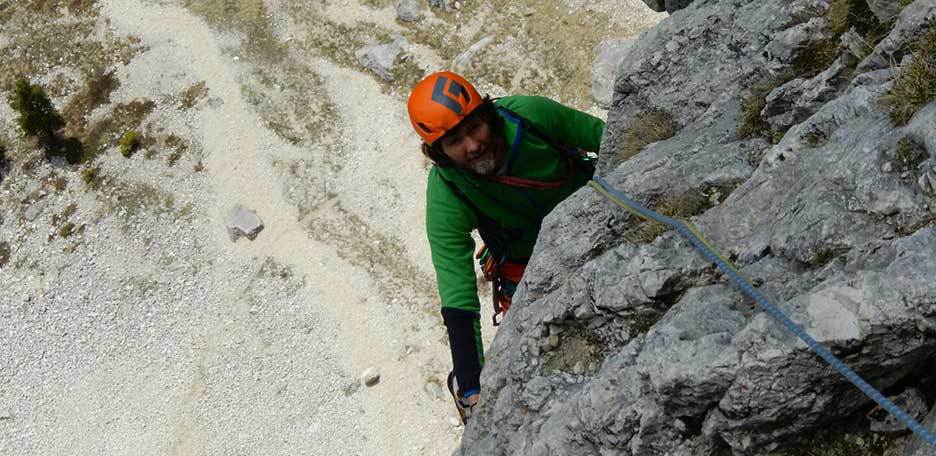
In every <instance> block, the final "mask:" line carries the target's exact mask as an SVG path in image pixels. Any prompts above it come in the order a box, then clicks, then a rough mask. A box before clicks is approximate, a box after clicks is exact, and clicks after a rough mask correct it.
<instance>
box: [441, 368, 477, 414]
mask: <svg viewBox="0 0 936 456" xmlns="http://www.w3.org/2000/svg"><path fill="white" fill-rule="evenodd" d="M446 383H448V390H449V393H451V394H452V399H454V400H455V408H456V409H458V416H459V417H461V421H462V424H468V418H471V414H472V412H473V411H474V405H472V404H470V403H468V400H467V399H465V398H463V397H462V395H461V392H460V391H458V380H456V379H455V372H454V371H452V372H449V375H448V382H446Z"/></svg>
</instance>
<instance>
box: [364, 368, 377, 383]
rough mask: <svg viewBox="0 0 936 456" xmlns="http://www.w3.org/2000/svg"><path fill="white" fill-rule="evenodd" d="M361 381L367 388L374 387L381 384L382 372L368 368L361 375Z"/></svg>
mask: <svg viewBox="0 0 936 456" xmlns="http://www.w3.org/2000/svg"><path fill="white" fill-rule="evenodd" d="M361 381H362V382H364V384H365V385H367V386H374V385H376V384H377V383H378V382H380V372H377V369H375V368H373V367H368V368H367V369H365V370H364V372H363V373H361Z"/></svg>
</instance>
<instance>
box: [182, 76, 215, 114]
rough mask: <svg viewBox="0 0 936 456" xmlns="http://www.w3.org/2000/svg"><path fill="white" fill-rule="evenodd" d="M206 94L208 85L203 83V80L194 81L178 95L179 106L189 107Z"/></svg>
mask: <svg viewBox="0 0 936 456" xmlns="http://www.w3.org/2000/svg"><path fill="white" fill-rule="evenodd" d="M207 96H208V86H206V85H205V81H199V82H196V83H195V84H193V85H192V86H191V87H189V88H187V89H185V90H184V91H182V93H181V94H180V95H179V108H180V109H189V108H191V107H192V106H195V105H196V104H198V102H199V101H200V100H202V99H203V98H205V97H207Z"/></svg>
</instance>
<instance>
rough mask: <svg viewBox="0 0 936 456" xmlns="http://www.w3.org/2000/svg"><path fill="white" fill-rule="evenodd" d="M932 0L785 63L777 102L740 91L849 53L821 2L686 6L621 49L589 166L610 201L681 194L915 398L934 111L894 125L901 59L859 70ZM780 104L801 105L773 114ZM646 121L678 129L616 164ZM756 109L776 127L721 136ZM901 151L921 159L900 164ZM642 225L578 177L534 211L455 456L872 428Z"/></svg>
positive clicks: (731, 290)
mask: <svg viewBox="0 0 936 456" xmlns="http://www.w3.org/2000/svg"><path fill="white" fill-rule="evenodd" d="M934 4H936V1H933V0H927V1H925V2H924V1H922V0H918V1H917V2H915V3H914V4H913V5H910V6H909V7H908V10H911V9H912V10H913V13H911V12H909V11H904V12H903V13H901V14H900V15H899V16H898V20H897V23H896V24H895V25H894V27H893V29H892V31H891V33H890V35H889V36H888V37H887V38H885V39H884V40H883V41H882V42H881V43H880V44H878V45H877V46H876V47H875V49H874V50H873V52H872V53H871V54H870V55H868V56H867V57H865V58H864V60H863V61H862V62H860V63H859V62H858V60H857V58H853V59H851V60H847V59H842V58H840V59H838V60H834V61H833V62H832V63H831V64H830V65H829V66H828V67H827V68H825V69H822V70H821V71H819V72H818V73H810V74H803V75H801V78H800V80H799V81H798V82H796V83H795V84H791V85H788V86H787V89H784V90H782V91H780V92H777V93H775V94H773V95H774V97H773V104H770V101H769V100H765V98H766V97H767V96H768V95H770V94H771V91H770V90H767V91H765V92H764V93H763V94H762V95H761V97H762V99H761V102H767V104H766V106H772V107H774V110H767V111H762V108H757V109H750V108H748V106H749V105H751V104H752V103H751V100H750V99H751V87H752V86H754V85H756V84H758V83H761V82H763V81H765V80H772V79H774V78H776V77H777V76H779V75H789V74H794V76H795V72H796V71H797V69H798V68H799V67H800V63H801V62H802V60H801V59H802V57H803V55H804V52H809V50H810V49H811V47H812V46H811V45H813V44H815V43H817V42H823V40H833V41H831V42H832V43H833V45H835V46H837V48H836V53H837V55H839V56H842V55H845V54H846V53H848V52H849V50H848V49H849V46H848V43H849V40H848V39H845V40H841V36H835V35H834V34H833V33H831V32H830V29H829V28H828V26H827V21H826V19H825V17H824V16H823V15H824V10H823V9H822V8H820V9H819V10H817V9H816V8H817V5H819V6H820V7H824V8H827V7H828V5H829V4H828V2H816V1H813V0H792V1H791V0H759V1H753V0H752V1H732V2H696V3H695V4H693V7H692V8H691V9H687V10H684V11H683V12H681V13H680V14H679V15H678V17H677V15H674V16H671V17H670V18H668V19H664V20H663V21H662V22H661V23H660V24H659V25H658V26H657V27H655V28H654V29H652V30H650V31H648V32H646V33H644V34H643V35H642V36H641V37H640V39H639V40H638V41H637V42H636V43H635V44H634V46H633V48H632V49H631V51H630V53H629V57H628V58H627V59H626V60H625V61H624V62H622V64H621V67H620V70H619V73H618V77H617V80H616V84H615V93H614V103H613V105H612V107H611V111H610V112H609V114H608V122H607V125H606V129H605V137H604V140H603V143H602V147H601V151H602V156H601V158H600V162H599V165H598V173H599V174H600V175H602V176H603V177H605V178H606V180H607V181H608V182H610V183H611V184H612V185H614V186H615V187H616V188H618V189H619V190H621V191H622V192H623V193H625V194H627V195H629V196H631V197H633V198H635V199H637V200H639V201H642V202H644V203H646V204H649V205H650V206H652V207H657V208H659V209H660V210H672V209H673V208H674V207H677V208H681V209H680V211H679V212H681V215H682V216H684V217H689V218H690V219H691V221H692V222H693V223H694V224H695V225H696V226H697V227H698V228H699V229H700V230H701V232H702V233H704V235H705V236H706V237H707V238H708V240H709V241H710V243H712V244H713V245H715V246H717V247H718V248H719V249H720V250H721V251H722V252H723V254H724V256H725V257H727V258H729V259H730V260H731V261H733V262H734V263H735V264H736V265H737V267H738V269H739V270H740V272H741V274H742V275H744V276H746V277H748V278H749V279H750V280H751V281H752V282H753V283H754V286H756V287H757V288H758V289H759V291H760V292H761V293H762V294H764V295H765V296H767V297H768V298H769V299H770V300H771V301H772V302H773V303H774V304H776V305H777V306H779V307H780V308H781V309H782V310H783V311H784V312H785V313H786V314H787V315H789V316H790V317H791V318H792V319H793V320H794V321H795V322H797V323H798V324H799V325H800V326H802V327H803V328H804V329H805V331H806V332H807V333H809V334H810V335H812V337H814V338H815V339H816V340H818V341H819V342H820V343H822V344H825V345H826V346H827V347H829V348H830V349H831V350H832V352H833V353H835V354H836V355H837V356H839V357H840V358H841V359H843V360H844V361H845V363H846V364H848V365H849V366H851V367H852V369H854V370H855V371H856V372H858V373H859V374H860V375H861V376H863V377H864V378H865V379H866V380H868V381H869V382H870V383H871V384H873V385H875V386H876V387H878V388H880V389H882V390H886V391H887V393H888V394H889V395H895V396H899V395H901V394H903V393H904V392H905V391H907V390H910V389H912V388H916V389H920V390H921V391H923V392H924V393H925V394H924V396H925V397H927V398H928V399H929V400H932V393H933V391H932V387H931V385H933V384H934V373H936V371H934V369H933V367H934V364H936V360H934V357H933V353H934V350H936V281H933V280H932V277H934V274H936V257H934V256H933V254H932V252H933V251H934V249H936V202H934V200H933V198H932V196H931V195H929V194H927V193H926V191H925V190H926V189H925V188H924V186H922V185H921V184H920V183H919V182H920V181H924V183H925V184H926V185H929V180H928V177H925V176H927V174H926V173H928V172H929V171H930V170H933V169H934V165H936V159H934V153H936V129H933V128H932V125H934V124H936V102H930V103H929V104H927V105H926V106H924V107H923V108H922V109H920V110H919V111H918V112H917V113H916V114H915V115H914V116H913V118H912V119H911V120H910V122H909V123H908V124H907V125H905V126H902V127H897V126H895V125H894V124H893V122H892V120H891V119H890V117H889V115H888V113H887V112H886V111H885V108H884V107H883V105H882V104H881V103H880V101H879V99H880V96H881V94H884V93H887V92H888V90H889V89H890V88H891V86H892V85H893V84H894V80H893V78H894V75H895V74H897V73H898V72H899V69H898V70H895V69H892V68H888V67H886V66H883V65H880V64H879V63H878V62H881V61H883V60H889V61H892V62H893V61H898V62H899V61H901V60H902V59H901V57H902V56H903V55H905V54H906V53H907V49H908V45H909V43H910V41H911V40H912V39H913V37H919V36H922V34H923V33H925V31H926V27H927V26H928V25H927V24H928V23H929V22H927V21H926V20H922V19H920V15H923V17H927V15H928V14H931V11H932V10H931V7H932V6H933V5H934ZM852 55H853V54H852ZM894 57H896V58H894ZM789 81H796V79H795V78H794V79H788V80H787V82H789ZM774 88H776V87H774ZM781 95H782V96H781ZM781 102H782V103H785V104H786V106H788V107H789V108H788V109H794V108H795V109H800V110H799V111H796V112H795V113H794V115H790V116H786V117H783V116H784V115H785V112H784V110H783V109H780V108H777V107H778V106H781V104H782V103H781ZM762 106H763V105H762ZM647 112H655V113H665V115H666V116H668V118H669V119H671V121H672V124H673V125H675V126H676V129H675V131H672V132H671V134H668V135H665V136H662V137H661V136H657V137H654V138H653V140H652V141H644V142H642V143H640V145H639V147H638V149H639V153H637V154H636V155H635V156H633V157H632V158H627V159H625V158H622V157H621V156H620V155H619V152H620V151H622V150H627V149H630V148H633V146H634V142H635V141H637V140H638V139H639V138H637V139H635V134H634V131H636V129H638V127H640V123H641V122H645V121H646V119H648V118H653V119H659V118H660V117H659V116H656V117H647V116H645V115H644V114H645V113H647ZM765 113H766V114H769V115H770V116H771V117H772V118H776V128H777V130H776V131H774V132H773V133H774V135H773V136H770V137H760V136H757V135H754V136H751V137H747V135H742V134H739V130H741V128H740V127H741V126H742V124H743V123H745V122H749V121H751V119H750V118H749V116H752V115H753V116H756V117H759V118H760V119H759V120H760V121H761V122H764V123H765V125H767V127H766V128H770V124H769V123H767V122H766V121H765V119H764V118H763V117H761V116H763V115H764V114H765ZM755 120H757V119H755ZM907 141H909V142H911V143H912V144H913V145H914V146H913V147H916V148H917V149H918V152H919V153H916V154H913V157H914V159H913V160H911V161H910V163H909V164H907V165H906V166H904V167H903V168H902V169H900V170H896V169H895V166H896V165H893V163H902V162H901V157H900V154H901V152H900V151H901V150H902V147H905V146H904V145H905V144H906V143H907ZM887 163H892V165H891V166H890V167H888V166H885V164H887ZM901 166H903V165H901ZM661 232H662V230H660V231H653V229H652V227H651V226H648V225H647V224H646V223H645V222H641V221H639V220H636V219H635V218H634V217H633V216H631V215H629V214H628V213H627V212H625V211H622V210H620V209H619V208H617V207H616V206H613V205H611V204H609V203H608V202H607V201H606V200H604V198H603V197H602V196H600V195H599V194H598V193H596V192H595V191H594V190H592V189H591V188H583V189H582V190H579V191H578V192H576V193H575V194H574V195H573V196H571V197H570V198H568V199H567V200H566V201H565V202H563V203H562V204H561V205H560V206H559V207H557V209H556V210H554V211H553V212H552V214H550V216H549V217H547V219H546V220H544V222H543V227H542V231H541V233H540V238H539V241H538V242H537V247H536V251H535V252H534V256H533V258H532V260H531V262H530V264H529V266H528V268H527V271H526V273H525V276H524V280H523V282H522V283H521V284H520V287H519V288H518V291H517V294H516V295H515V297H514V303H513V306H512V307H511V311H510V314H509V316H508V317H507V318H506V320H505V322H504V324H503V325H502V326H501V327H500V329H499V331H498V334H497V337H496V338H495V340H494V343H493V344H492V346H491V347H490V348H489V350H488V354H487V363H486V366H485V370H484V372H483V374H482V389H483V392H484V393H483V398H482V400H481V403H480V405H479V406H478V410H477V414H476V416H475V417H474V418H473V419H472V421H471V422H470V423H469V425H468V428H467V429H466V433H465V435H464V438H463V440H462V445H461V448H460V450H459V453H460V454H464V455H481V454H484V455H488V454H494V455H502V454H511V455H545V454H583V455H589V454H594V455H656V454H672V455H687V456H688V455H708V454H723V453H725V452H726V451H728V452H731V453H733V454H736V455H748V454H750V455H753V454H765V453H768V452H771V451H774V450H777V449H784V448H788V447H790V446H796V445H804V444H814V443H815V442H814V440H816V439H818V438H819V436H823V437H822V438H834V437H835V435H836V432H839V431H837V429H838V428H836V427H835V426H836V425H838V424H841V423H849V428H848V430H849V431H850V432H858V433H860V432H869V433H870V432H872V431H871V424H872V423H871V422H870V421H869V419H868V418H867V415H868V413H869V412H870V411H871V410H872V408H873V405H874V404H873V403H872V401H871V399H869V398H868V397H866V396H865V395H864V394H862V393H861V392H860V391H858V390H857V389H856V388H855V387H854V386H853V385H852V384H851V383H849V382H848V381H847V380H846V379H844V378H843V377H842V376H840V375H839V374H838V373H837V372H836V371H835V370H833V369H831V368H830V367H829V366H827V365H826V364H825V363H824V362H823V361H822V360H821V359H820V358H818V357H817V356H816V355H815V354H814V353H813V352H811V351H810V350H809V349H808V348H807V346H806V345H805V344H804V343H802V342H801V341H800V340H799V339H798V338H797V337H796V336H795V335H793V334H792V333H790V332H789V331H788V330H786V329H785V328H784V327H782V326H780V325H778V324H777V322H775V321H774V320H773V319H772V318H771V317H770V316H769V315H767V314H765V313H763V312H762V311H760V309H758V308H756V307H755V306H754V305H753V304H752V302H751V301H750V299H748V298H746V297H745V296H744V295H742V294H741V293H740V292H739V291H738V289H737V288H736V287H734V286H733V285H732V284H730V283H728V282H727V280H726V278H725V276H723V275H722V274H720V273H719V272H717V271H716V270H714V269H713V267H712V265H711V264H709V263H708V262H707V261H705V260H704V259H702V257H701V256H699V255H698V253H697V252H695V250H694V249H693V248H692V246H691V244H690V243H689V242H687V241H686V240H684V239H682V238H681V237H679V235H677V234H676V233H675V232H672V231H669V232H665V233H663V234H660V233H661ZM928 385H929V389H927V388H928ZM927 406H932V404H927ZM877 429H881V428H880V427H878V428H877Z"/></svg>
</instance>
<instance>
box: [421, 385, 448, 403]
mask: <svg viewBox="0 0 936 456" xmlns="http://www.w3.org/2000/svg"><path fill="white" fill-rule="evenodd" d="M423 390H425V391H426V394H428V395H429V398H430V399H432V400H441V399H444V398H445V395H444V393H443V392H442V386H441V385H439V383H438V382H435V381H432V382H426V385H425V386H423Z"/></svg>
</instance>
